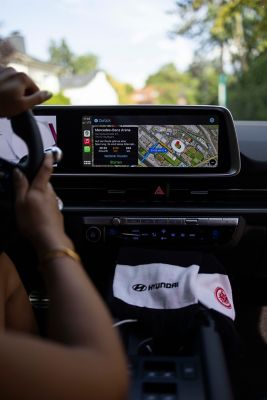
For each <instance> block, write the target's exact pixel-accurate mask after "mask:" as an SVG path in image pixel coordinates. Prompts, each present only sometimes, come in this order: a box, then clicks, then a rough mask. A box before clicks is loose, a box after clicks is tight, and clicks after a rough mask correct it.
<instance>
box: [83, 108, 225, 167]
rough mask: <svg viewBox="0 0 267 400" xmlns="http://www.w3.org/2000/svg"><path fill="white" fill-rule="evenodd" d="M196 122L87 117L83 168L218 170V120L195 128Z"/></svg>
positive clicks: (214, 119)
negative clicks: (203, 168) (206, 168)
mask: <svg viewBox="0 0 267 400" xmlns="http://www.w3.org/2000/svg"><path fill="white" fill-rule="evenodd" d="M194 120H197V118H196V116H191V117H190V118H188V117H185V116H183V117H182V118H181V116H179V118H177V121H176V122H175V121H173V123H171V124H170V123H169V124H167V123H166V122H167V121H166V120H165V121H164V120H163V119H162V118H160V117H158V116H154V117H151V116H150V117H147V116H138V118H134V117H133V116H131V115H127V116H114V117H110V116H109V117H108V116H105V117H103V116H100V117H95V116H89V115H86V116H83V117H82V141H83V165H84V166H86V167H93V168H94V167H109V168H113V167H140V168H149V167H150V168H168V167H170V168H188V167H189V168H192V167H197V168H199V167H208V168H216V166H217V165H218V139H219V125H218V120H217V118H216V116H211V117H210V118H209V119H207V121H205V123H203V124H192V121H194ZM164 122H165V124H164ZM203 122H204V121H203Z"/></svg>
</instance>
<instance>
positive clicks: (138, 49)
mask: <svg viewBox="0 0 267 400" xmlns="http://www.w3.org/2000/svg"><path fill="white" fill-rule="evenodd" d="M266 29H267V6H266V0H254V1H251V0H235V1H225V0H214V1H210V0H188V1H186V0H180V1H175V0H164V1H162V0H142V2H136V1H135V2H134V1H131V0H116V1H111V0H58V1H57V2H55V1H53V0H46V1H45V2H36V1H34V0H24V1H23V5H22V3H21V1H20V0H9V1H5V0H3V1H2V5H1V17H0V36H1V38H2V44H3V40H4V39H8V41H9V43H10V44H11V46H12V51H10V52H9V53H8V54H5V52H4V51H3V46H2V55H1V59H2V61H1V62H2V63H5V64H8V65H11V66H13V67H15V68H16V69H17V70H21V71H24V72H26V73H28V74H29V75H31V77H32V78H33V79H34V80H35V81H36V82H37V84H38V85H39V86H40V87H41V88H42V89H47V90H50V91H52V92H53V93H54V96H53V98H52V99H51V100H50V101H49V102H47V104H73V105H94V104H95V105H100V104H101V105H103V104H105V105H109V104H178V105H187V104H188V105H190V104H215V105H216V104H219V105H222V106H226V107H228V108H229V109H230V111H231V112H232V114H233V116H234V118H235V119H239V120H267V75H266V67H267V37H266Z"/></svg>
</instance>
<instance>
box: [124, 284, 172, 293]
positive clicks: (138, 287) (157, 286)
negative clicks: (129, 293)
mask: <svg viewBox="0 0 267 400" xmlns="http://www.w3.org/2000/svg"><path fill="white" fill-rule="evenodd" d="M177 287H179V282H174V283H170V282H159V283H153V284H152V285H149V286H148V287H147V286H146V285H144V284H143V283H137V284H136V285H133V286H132V288H133V290H135V291H136V292H144V291H145V290H154V289H161V288H165V289H173V288H177Z"/></svg>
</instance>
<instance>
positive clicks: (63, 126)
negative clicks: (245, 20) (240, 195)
mask: <svg viewBox="0 0 267 400" xmlns="http://www.w3.org/2000/svg"><path fill="white" fill-rule="evenodd" d="M34 114H35V115H36V118H37V121H38V125H39V128H40V131H41V134H42V138H43V142H44V147H45V149H47V148H50V147H51V146H53V145H55V144H57V145H58V146H59V147H60V148H61V149H62V151H63V154H64V158H63V161H62V162H61V164H60V165H58V166H57V167H56V168H55V174H56V175H58V174H64V175H65V174H67V175H68V174H71V175H74V174H77V175H87V174H88V175H91V176H101V175H102V176H103V175H104V176H109V175H110V176H125V175H127V176H181V177H182V176H194V177H197V176H229V175H236V174H237V173H238V172H239V170H240V155H239V148H238V143H237V139H236V133H235V129H234V124H233V120H232V117H231V114H230V112H229V111H228V110H227V109H225V108H222V107H216V106H109V107H108V106H93V107H92V106H90V107H86V106H38V107H36V108H35V109H34ZM9 129H10V127H9V125H8V122H4V120H2V125H0V134H1V133H2V132H1V130H2V131H3V134H2V137H1V135H0V140H1V138H2V141H3V146H1V147H2V151H1V152H6V154H1V156H2V157H5V158H7V159H12V161H19V160H20V159H21V158H22V157H24V156H25V155H26V154H27V149H26V147H25V145H24V144H23V143H20V142H19V140H18V139H17V138H16V137H12V135H10V132H9V133H8V131H9ZM4 149H5V150H4Z"/></svg>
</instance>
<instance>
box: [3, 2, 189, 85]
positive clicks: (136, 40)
mask: <svg viewBox="0 0 267 400" xmlns="http://www.w3.org/2000/svg"><path fill="white" fill-rule="evenodd" d="M174 3H175V1H174V0H139V1H138V0H44V1H40V0H39V1H38V0H23V1H22V0H1V13H0V36H5V37H6V36H8V35H9V34H10V33H11V32H12V31H19V32H20V33H21V34H22V35H23V36H24V37H25V41H26V51H27V53H28V54H30V55H32V56H34V57H36V58H39V59H40V60H43V61H46V60H48V57H49V55H48V47H49V43H50V41H51V40H55V41H59V40H61V39H62V38H65V39H66V41H67V43H68V44H69V46H70V48H71V50H72V51H73V52H74V53H75V54H77V55H80V54H85V53H93V54H95V55H97V56H98V58H99V65H100V67H101V68H102V69H104V70H105V71H107V72H108V73H110V74H111V75H112V76H113V77H114V78H115V79H117V80H119V81H121V82H128V83H131V84H133V85H134V86H135V87H142V86H143V85H144V83H145V80H146V78H147V77H148V76H149V75H150V74H153V73H155V72H156V71H157V70H158V69H159V68H160V67H161V66H162V65H164V64H167V63H170V62H173V63H175V65H176V66H177V68H178V69H180V70H185V69H186V67H187V66H188V65H189V63H190V62H191V60H192V57H193V50H194V46H193V43H192V42H191V41H189V40H187V39H185V38H181V37H178V38H176V39H174V40H171V39H169V37H168V32H169V31H171V30H172V29H173V27H174V26H175V24H176V23H177V16H175V15H171V14H170V13H168V11H171V10H173V9H174Z"/></svg>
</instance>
